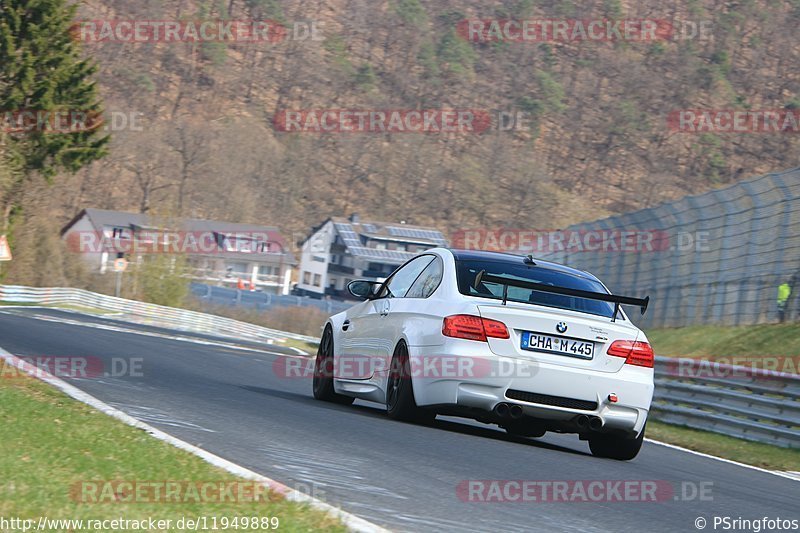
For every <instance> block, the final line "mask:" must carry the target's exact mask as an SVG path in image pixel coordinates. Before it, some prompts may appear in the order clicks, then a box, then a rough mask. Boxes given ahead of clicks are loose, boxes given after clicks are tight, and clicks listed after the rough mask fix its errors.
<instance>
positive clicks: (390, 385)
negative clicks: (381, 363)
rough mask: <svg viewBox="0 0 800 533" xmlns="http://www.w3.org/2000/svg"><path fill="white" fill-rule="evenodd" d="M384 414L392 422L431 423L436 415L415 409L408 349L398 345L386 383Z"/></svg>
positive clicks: (403, 345) (402, 344)
mask: <svg viewBox="0 0 800 533" xmlns="http://www.w3.org/2000/svg"><path fill="white" fill-rule="evenodd" d="M386 414H387V415H389V418H391V419H393V420H402V421H405V422H420V423H429V422H433V419H434V418H436V413H433V412H430V411H427V410H425V409H421V408H419V407H417V402H416V401H415V400H414V387H413V386H412V384H411V362H410V361H409V358H408V348H406V345H405V344H404V343H402V342H401V343H400V344H398V345H397V347H396V348H395V349H394V355H393V356H392V364H391V366H390V367H389V379H388V381H387V383H386Z"/></svg>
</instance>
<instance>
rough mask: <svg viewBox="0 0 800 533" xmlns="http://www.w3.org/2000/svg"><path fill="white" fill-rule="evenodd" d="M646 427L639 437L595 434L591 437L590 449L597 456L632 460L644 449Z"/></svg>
mask: <svg viewBox="0 0 800 533" xmlns="http://www.w3.org/2000/svg"><path fill="white" fill-rule="evenodd" d="M643 442H644V428H642V432H641V433H640V434H639V436H638V437H636V438H634V439H631V438H625V437H619V436H615V435H595V436H592V437H589V449H590V450H591V451H592V455H594V456H595V457H606V458H608V459H616V460H618V461H630V460H631V459H633V458H634V457H636V456H637V455H639V450H641V449H642V443H643Z"/></svg>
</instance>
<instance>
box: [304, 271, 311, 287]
mask: <svg viewBox="0 0 800 533" xmlns="http://www.w3.org/2000/svg"><path fill="white" fill-rule="evenodd" d="M303 285H311V272H303Z"/></svg>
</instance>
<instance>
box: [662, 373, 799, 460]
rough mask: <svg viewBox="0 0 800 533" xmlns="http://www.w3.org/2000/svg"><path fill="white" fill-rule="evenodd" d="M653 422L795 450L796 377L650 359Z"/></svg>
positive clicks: (796, 441)
mask: <svg viewBox="0 0 800 533" xmlns="http://www.w3.org/2000/svg"><path fill="white" fill-rule="evenodd" d="M655 374H656V389H655V395H654V398H653V406H652V408H651V416H652V417H653V419H654V420H658V421H661V422H667V423H670V424H680V425H684V426H688V427H692V428H696V429H702V430H706V431H713V432H715V433H721V434H724V435H728V436H731V437H737V438H740V439H747V440H752V441H756V442H763V443H767V444H773V445H775V446H782V447H785V448H800V375H797V374H789V373H781V372H773V371H769V370H761V369H752V368H746V367H741V366H732V365H723V364H719V363H713V362H709V361H704V360H695V359H687V358H680V359H673V358H668V357H656V366H655Z"/></svg>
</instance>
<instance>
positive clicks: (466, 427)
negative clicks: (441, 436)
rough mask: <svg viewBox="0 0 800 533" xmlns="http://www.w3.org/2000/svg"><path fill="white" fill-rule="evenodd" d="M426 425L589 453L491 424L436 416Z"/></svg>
mask: <svg viewBox="0 0 800 533" xmlns="http://www.w3.org/2000/svg"><path fill="white" fill-rule="evenodd" d="M428 427H431V428H436V429H441V430H444V431H450V432H453V433H461V434H463V435H472V436H475V437H481V438H487V439H493V440H498V441H504V442H513V443H515V444H525V445H528V446H531V447H534V448H542V449H545V450H555V451H559V452H566V453H572V454H575V455H591V454H590V453H589V452H588V451H582V450H576V449H574V448H568V447H565V446H560V445H558V444H553V443H551V442H545V441H542V440H539V439H533V438H527V437H519V436H516V435H509V434H508V433H505V432H504V431H500V430H497V429H495V428H494V427H493V426H486V427H480V426H475V425H471V424H468V423H460V422H455V421H452V420H449V419H447V420H443V419H441V418H437V419H436V420H435V421H434V422H433V423H432V424H429V425H428ZM576 440H577V437H576Z"/></svg>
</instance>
